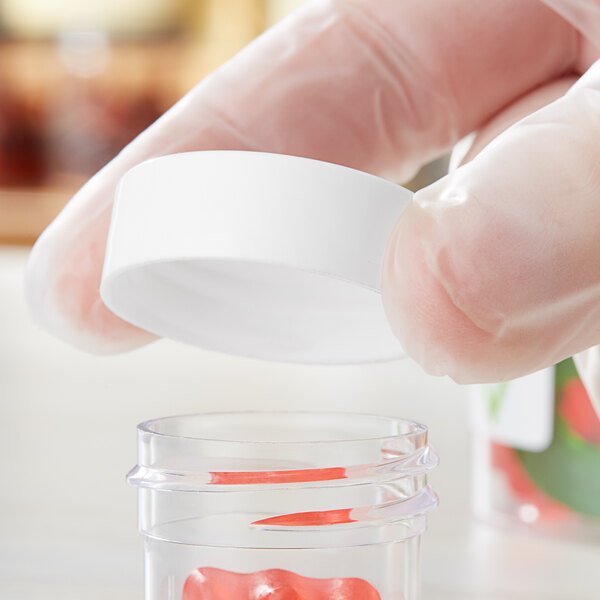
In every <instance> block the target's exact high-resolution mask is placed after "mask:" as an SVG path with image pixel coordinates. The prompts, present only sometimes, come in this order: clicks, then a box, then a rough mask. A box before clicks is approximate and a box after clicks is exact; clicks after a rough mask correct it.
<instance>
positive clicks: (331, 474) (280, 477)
mask: <svg viewBox="0 0 600 600" xmlns="http://www.w3.org/2000/svg"><path fill="white" fill-rule="evenodd" d="M346 477H347V476H346V469H345V468H344V467H330V468H328V469H296V470H293V471H213V472H211V474H210V483H211V484H214V485H248V484H260V483H303V482H309V481H331V480H335V479H346Z"/></svg>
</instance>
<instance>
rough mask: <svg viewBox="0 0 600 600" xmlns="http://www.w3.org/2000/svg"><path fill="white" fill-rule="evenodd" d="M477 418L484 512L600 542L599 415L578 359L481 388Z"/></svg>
mask: <svg viewBox="0 0 600 600" xmlns="http://www.w3.org/2000/svg"><path fill="white" fill-rule="evenodd" d="M472 416H473V418H472V426H473V431H474V435H473V507H474V510H475V513H476V515H477V516H478V517H480V518H483V519H485V520H487V521H491V522H495V523H498V522H499V523H502V524H507V523H511V524H514V525H517V524H520V525H523V526H528V527H530V528H533V529H535V530H536V531H539V532H545V533H548V534H552V535H557V536H564V537H583V538H587V539H590V538H591V539H600V420H599V419H598V416H597V415H596V413H595V411H594V408H593V406H592V404H591V401H590V399H589V397H588V395H587V393H586V391H585V388H584V386H583V383H582V382H581V380H580V379H579V377H578V375H577V371H576V369H575V365H574V363H573V360H572V359H568V360H565V361H563V362H561V363H559V364H557V365H556V366H555V367H552V368H550V369H545V370H543V371H539V372H537V373H534V374H532V375H528V376H526V377H522V378H520V379H517V380H514V381H510V382H505V383H499V384H490V385H483V386H475V387H474V388H473V399H472Z"/></svg>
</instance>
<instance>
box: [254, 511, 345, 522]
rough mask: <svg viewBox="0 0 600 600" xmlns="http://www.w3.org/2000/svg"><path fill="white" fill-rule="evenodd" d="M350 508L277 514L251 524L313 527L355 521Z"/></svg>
mask: <svg viewBox="0 0 600 600" xmlns="http://www.w3.org/2000/svg"><path fill="white" fill-rule="evenodd" d="M351 512H352V509H351V508H340V509H337V510H322V511H316V512H301V513H293V514H289V515H278V516H276V517H269V518H268V519H262V520H260V521H254V522H253V523H252V525H279V526H281V527H314V526H320V525H340V524H343V523H356V519H353V518H352V517H351V516H350V513H351Z"/></svg>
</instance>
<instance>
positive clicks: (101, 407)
mask: <svg viewBox="0 0 600 600" xmlns="http://www.w3.org/2000/svg"><path fill="white" fill-rule="evenodd" d="M25 256H26V251H25V250H23V249H11V248H3V249H2V248H0V309H1V310H0V398H1V401H0V424H1V427H2V435H1V436H0V472H1V473H2V492H1V494H0V531H1V532H2V534H1V536H0V598H2V599H6V600H59V599H60V600H71V599H73V600H75V599H77V600H81V599H82V598H85V599H86V600H106V599H107V598H110V599H111V600H125V599H127V600H132V599H133V598H140V599H141V598H142V596H143V591H142V544H141V539H140V537H139V535H138V534H137V531H136V512H137V507H136V494H135V491H134V490H132V489H129V488H128V487H127V486H126V485H125V483H124V475H125V473H126V472H127V470H128V469H129V468H130V467H131V466H133V464H134V463H135V461H136V434H135V426H136V424H137V423H138V422H140V421H142V420H145V419H147V418H151V417H158V416H164V415H167V414H176V413H186V412H194V411H204V410H215V409H220V410H234V409H239V408H242V407H252V408H256V409H269V408H277V407H282V408H283V407H285V408H288V409H289V408H296V407H302V408H304V409H307V410H309V409H311V408H313V409H322V410H324V409H328V408H331V409H336V410H339V409H341V408H345V409H347V410H359V411H369V412H381V413H386V414H395V415H398V416H403V417H408V418H414V419H416V420H419V421H422V422H424V423H426V424H428V425H429V427H430V430H431V440H432V443H433V444H434V446H435V447H436V449H437V451H438V452H439V454H440V456H441V459H442V463H441V465H440V467H439V468H438V470H437V471H436V472H435V474H434V475H433V478H432V482H433V485H434V487H435V488H436V489H437V491H438V492H439V493H440V496H441V506H440V508H439V509H438V511H437V512H436V513H435V514H434V516H433V517H432V519H431V526H430V531H429V532H428V534H427V535H426V537H425V539H424V548H423V598H424V600H451V599H452V600H453V599H460V600H471V599H473V600H475V599H477V600H598V598H600V591H599V587H600V586H599V583H600V578H599V577H598V574H599V573H600V545H598V544H597V545H593V544H585V543H575V542H561V541H556V540H550V539H547V538H539V537H535V536H532V535H527V534H524V533H519V532H517V531H511V530H503V531H500V530H497V529H493V528H490V527H488V526H485V525H481V524H477V523H474V522H473V521H472V519H471V518H470V515H469V491H468V475H469V459H468V456H469V444H468V439H469V438H468V431H467V427H466V416H465V415H466V403H465V393H464V389H462V388H460V387H458V386H456V385H454V384H453V383H452V382H451V381H449V380H445V379H436V378H432V377H428V376H427V375H425V374H423V372H422V371H421V370H420V369H419V367H417V366H416V365H414V364H413V363H411V362H410V361H407V360H405V361H399V362H396V363H389V364H385V365H374V366H360V367H356V366H354V367H305V366H294V365H278V364H269V363H265V362H260V361H253V360H249V359H238V358H233V357H228V356H223V355H219V354H214V353H208V352H203V351H200V350H197V349H194V348H189V347H185V346H181V345H178V344H175V343H172V342H166V341H161V342H159V343H155V344H152V345H151V346H148V347H146V348H144V349H141V350H139V351H137V352H134V353H130V354H127V355H123V356H117V357H104V358H98V357H92V356H88V355H85V354H83V353H81V352H78V351H77V350H74V349H72V348H69V347H68V346H66V345H65V344H63V343H61V342H59V341H57V340H54V339H53V338H51V337H49V336H47V335H46V334H44V333H42V332H40V331H37V330H36V329H35V327H34V326H33V325H32V323H31V322H30V320H29V317H28V314H27V312H26V309H25V306H24V301H23V293H22V270H23V265H24V261H25Z"/></svg>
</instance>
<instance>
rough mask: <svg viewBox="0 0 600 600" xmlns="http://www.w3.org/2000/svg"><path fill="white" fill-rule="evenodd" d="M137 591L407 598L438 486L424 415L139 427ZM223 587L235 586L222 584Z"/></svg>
mask: <svg viewBox="0 0 600 600" xmlns="http://www.w3.org/2000/svg"><path fill="white" fill-rule="evenodd" d="M138 436H139V465H138V466H136V467H135V468H134V469H133V470H132V471H131V473H130V474H129V475H128V482H129V483H130V484H132V485H134V486H137V487H138V488H139V511H140V512H139V526H140V530H141V532H142V533H143V535H144V538H145V572H146V575H145V587H146V592H145V598H146V600H159V599H160V600H167V599H168V600H172V599H176V600H211V599H214V600H217V599H221V598H222V597H229V596H223V595H222V594H224V593H229V594H234V595H235V597H236V598H238V597H239V598H250V599H255V598H256V599H259V598H260V599H261V600H262V599H265V600H266V599H267V598H268V599H272V600H283V599H285V600H291V599H294V600H300V599H303V598H310V599H311V600H313V599H317V598H319V599H320V598H323V600H325V599H326V598H327V599H328V600H330V599H334V598H335V599H336V600H377V599H379V598H381V600H417V599H418V598H419V588H420V564H419V545H420V536H421V535H422V534H423V533H424V532H425V530H426V525H427V513H428V512H429V511H431V510H432V509H434V508H435V507H436V506H437V496H436V495H435V493H434V492H433V491H432V490H431V488H430V487H429V486H428V484H427V476H428V472H429V471H430V470H431V469H432V468H433V467H435V466H436V464H437V456H436V455H435V453H434V452H433V451H432V450H431V449H430V448H429V446H428V442H427V428H426V427H424V426H423V425H419V424H417V423H414V422H410V421H404V420H401V419H394V418H387V417H379V416H371V415H359V414H344V413H303V412H282V413H279V412H278V413H269V412H243V413H212V414H198V415H189V416H176V417H167V418H163V419H157V420H154V421H148V422H146V423H142V424H141V425H139V427H138ZM232 597H233V596H232Z"/></svg>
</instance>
